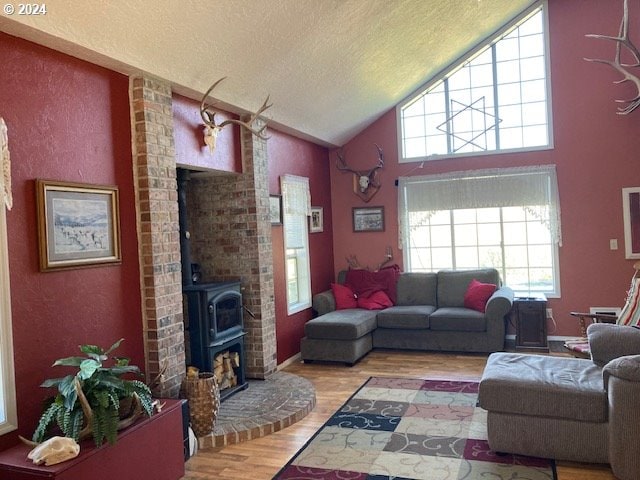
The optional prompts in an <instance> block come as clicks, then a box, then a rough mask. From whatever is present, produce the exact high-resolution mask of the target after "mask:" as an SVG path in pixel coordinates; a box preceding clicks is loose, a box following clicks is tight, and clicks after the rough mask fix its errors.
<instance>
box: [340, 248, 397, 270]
mask: <svg viewBox="0 0 640 480" xmlns="http://www.w3.org/2000/svg"><path fill="white" fill-rule="evenodd" d="M345 260H346V261H347V265H349V268H350V269H352V270H369V271H371V268H369V265H367V266H366V267H363V266H362V265H360V261H359V260H358V257H356V256H355V255H354V254H351V255H349V256H348V257H346V258H345ZM391 260H393V249H392V248H391V247H390V246H389V247H387V248H386V249H385V252H384V260H383V261H382V262H380V263H379V264H378V265H377V266H376V267H375V268H374V270H373V271H374V272H377V271H378V270H380V269H381V268H382V267H384V266H385V265H386V264H387V263H389V262H390V261H391Z"/></svg>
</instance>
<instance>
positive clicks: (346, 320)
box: [304, 308, 377, 340]
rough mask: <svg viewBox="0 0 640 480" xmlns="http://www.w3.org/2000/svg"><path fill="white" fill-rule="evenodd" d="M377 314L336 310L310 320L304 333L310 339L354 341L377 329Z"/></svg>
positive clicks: (357, 310)
mask: <svg viewBox="0 0 640 480" xmlns="http://www.w3.org/2000/svg"><path fill="white" fill-rule="evenodd" d="M376 313H377V311H374V310H363V309H360V308H353V309H348V310H335V311H333V312H329V313H325V314H324V315H322V316H321V317H318V318H314V319H313V320H309V321H308V322H307V323H306V324H305V326H304V333H305V335H306V336H307V337H309V338H318V339H319V338H326V339H329V340H353V339H355V338H360V337H362V336H363V335H366V334H367V333H369V332H371V331H372V330H374V329H375V328H376Z"/></svg>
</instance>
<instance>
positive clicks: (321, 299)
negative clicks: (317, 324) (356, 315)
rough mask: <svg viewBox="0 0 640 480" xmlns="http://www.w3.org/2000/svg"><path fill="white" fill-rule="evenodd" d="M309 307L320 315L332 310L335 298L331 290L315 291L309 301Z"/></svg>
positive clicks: (334, 307)
mask: <svg viewBox="0 0 640 480" xmlns="http://www.w3.org/2000/svg"><path fill="white" fill-rule="evenodd" d="M311 308H313V309H314V310H315V312H316V313H317V314H318V316H320V315H324V314H325V313H329V312H333V311H334V310H335V309H336V299H335V297H334V296H333V292H332V291H331V290H325V291H324V292H320V293H316V294H315V295H314V296H313V299H312V301H311Z"/></svg>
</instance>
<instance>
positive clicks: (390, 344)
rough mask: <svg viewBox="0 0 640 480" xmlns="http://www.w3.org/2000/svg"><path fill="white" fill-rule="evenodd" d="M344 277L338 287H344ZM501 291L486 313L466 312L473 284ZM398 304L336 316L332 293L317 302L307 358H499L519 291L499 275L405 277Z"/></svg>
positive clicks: (318, 297)
mask: <svg viewBox="0 0 640 480" xmlns="http://www.w3.org/2000/svg"><path fill="white" fill-rule="evenodd" d="M344 278H345V274H344V272H341V273H340V275H339V277H338V281H339V283H344ZM473 279H475V280H477V281H479V282H482V283H493V284H495V285H498V288H497V289H496V291H495V292H494V293H493V295H492V296H491V298H489V300H488V302H487V304H486V311H485V313H482V312H480V311H477V310H472V309H469V308H465V307H464V295H465V292H466V291H467V288H468V287H469V284H470V282H471V281H472V280H473ZM396 288H397V301H396V304H395V305H394V306H392V307H389V308H386V309H384V310H364V309H361V308H353V309H345V310H336V303H335V298H334V297H333V293H332V291H331V290H327V291H325V292H322V293H320V294H317V295H315V296H314V298H313V309H314V310H315V311H316V312H317V314H318V316H317V317H316V318H314V319H312V320H310V321H309V322H307V323H306V325H305V337H304V338H303V339H302V341H301V346H300V349H301V355H302V359H303V360H304V361H305V362H309V361H314V360H323V361H337V362H344V363H347V364H354V363H355V362H357V361H358V360H359V359H360V358H362V357H363V356H364V355H366V354H367V353H368V352H369V351H370V350H371V349H373V348H394V349H411V350H439V351H461V352H495V351H499V350H503V348H504V340H505V316H506V315H507V314H508V313H509V311H510V310H511V305H512V303H513V291H512V290H511V288H509V287H506V286H502V285H501V282H500V276H499V274H498V271H497V270H495V269H476V270H459V271H455V270H442V271H440V272H437V273H401V274H400V276H399V279H398V282H397V285H396Z"/></svg>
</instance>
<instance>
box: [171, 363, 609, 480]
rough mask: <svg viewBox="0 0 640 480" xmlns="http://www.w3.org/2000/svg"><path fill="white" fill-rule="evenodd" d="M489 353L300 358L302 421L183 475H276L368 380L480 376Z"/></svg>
mask: <svg viewBox="0 0 640 480" xmlns="http://www.w3.org/2000/svg"><path fill="white" fill-rule="evenodd" d="M486 359H487V356H486V355H474V354H464V355H457V354H439V353H423V352H400V351H373V352H371V353H369V355H367V356H366V357H365V358H364V359H363V360H361V361H360V362H359V363H357V364H356V365H355V366H354V367H346V366H344V365H332V364H320V363H313V364H303V363H295V364H293V365H290V366H288V367H286V368H285V369H284V370H285V371H286V372H289V373H294V374H296V375H300V376H303V377H305V378H308V379H309V380H310V381H312V382H313V384H314V385H315V387H316V398H317V405H316V407H315V408H314V409H313V411H312V412H311V413H310V414H309V415H307V416H306V417H305V418H304V419H302V420H301V421H300V422H298V423H296V424H294V425H292V426H290V427H288V428H285V429H284V430H281V431H279V432H276V433H274V434H271V435H267V436H266V437H263V438H259V439H256V440H252V441H249V442H245V443H240V444H237V445H232V446H229V447H225V448H215V449H208V450H200V451H199V452H198V454H197V455H196V456H195V457H193V458H191V459H190V460H189V461H188V462H187V464H186V469H187V473H186V475H185V477H183V480H197V479H228V480H245V479H246V480H259V479H271V478H272V477H273V476H274V475H275V474H276V473H277V472H278V470H280V468H281V467H282V466H283V465H284V464H285V463H287V461H288V460H289V459H290V458H291V457H292V456H293V455H294V454H295V453H296V452H297V451H298V450H299V449H300V448H301V447H302V446H303V445H304V444H305V442H306V441H307V440H308V439H309V438H310V437H311V436H312V435H313V434H314V433H315V431H316V430H318V429H319V428H320V427H321V426H322V425H323V424H324V422H325V421H326V420H327V419H328V418H329V417H330V416H331V414H332V413H333V412H335V411H336V410H337V409H338V408H339V407H340V406H341V405H342V404H343V403H344V402H345V401H346V400H347V399H348V398H349V397H350V396H351V395H352V394H353V393H354V392H355V391H356V389H357V388H358V387H359V386H360V385H362V384H363V383H364V382H365V380H367V379H368V378H369V377H371V376H376V375H381V376H399V377H408V378H433V379H445V380H453V379H455V380H469V381H478V380H480V377H481V375H482V371H483V369H484V366H485V363H486ZM557 467H558V468H557V470H558V480H615V477H614V476H613V475H612V473H611V470H610V468H609V467H608V466H606V465H585V464H574V463H568V462H558V465H557Z"/></svg>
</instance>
